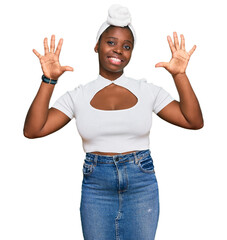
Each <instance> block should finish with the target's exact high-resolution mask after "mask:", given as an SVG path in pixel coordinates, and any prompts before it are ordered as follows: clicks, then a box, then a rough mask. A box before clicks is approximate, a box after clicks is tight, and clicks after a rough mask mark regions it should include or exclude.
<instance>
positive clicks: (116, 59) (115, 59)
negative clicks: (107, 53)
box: [111, 57, 121, 62]
mask: <svg viewBox="0 0 227 240" xmlns="http://www.w3.org/2000/svg"><path fill="white" fill-rule="evenodd" d="M111 59H112V60H114V61H116V62H121V60H120V59H118V58H113V57H111Z"/></svg>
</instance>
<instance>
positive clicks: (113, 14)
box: [96, 4, 136, 44]
mask: <svg viewBox="0 0 227 240" xmlns="http://www.w3.org/2000/svg"><path fill="white" fill-rule="evenodd" d="M109 26H117V27H126V26H128V27H129V28H130V30H131V31H132V34H133V37H134V44H135V43H136V33H135V30H134V28H133V26H132V24H131V15H130V12H129V10H128V8H126V7H123V6H121V5H119V4H114V5H112V6H111V7H110V8H109V10H108V17H107V20H106V21H105V22H104V23H103V24H102V25H101V27H100V28H99V31H98V34H97V37H96V41H97V42H98V40H99V38H100V36H101V34H102V33H103V32H104V31H105V30H106V29H107V28H108V27H109Z"/></svg>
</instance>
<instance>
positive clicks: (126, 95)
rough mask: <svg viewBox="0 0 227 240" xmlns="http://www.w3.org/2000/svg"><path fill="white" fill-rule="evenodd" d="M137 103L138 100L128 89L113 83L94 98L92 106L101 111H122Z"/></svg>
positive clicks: (91, 102)
mask: <svg viewBox="0 0 227 240" xmlns="http://www.w3.org/2000/svg"><path fill="white" fill-rule="evenodd" d="M137 102H138V98H137V97H136V96H135V95H134V94H133V93H132V92H131V91H129V90H128V89H127V88H124V87H121V86H118V85H116V84H114V83H111V84H110V85H108V86H106V87H104V88H103V89H101V90H99V91H98V92H97V93H96V94H95V95H94V96H93V98H92V100H91V101H90V105H91V106H92V107H94V108H96V109H99V110H122V109H128V108H132V107H133V106H134V105H136V103H137Z"/></svg>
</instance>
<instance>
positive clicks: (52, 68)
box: [33, 35, 73, 80]
mask: <svg viewBox="0 0 227 240" xmlns="http://www.w3.org/2000/svg"><path fill="white" fill-rule="evenodd" d="M62 44H63V39H62V38H61V39H60V40H59V42H58V46H57V48H56V51H55V35H52V36H51V42H50V50H49V47H48V43H47V38H45V39H44V51H45V54H44V56H42V55H41V54H40V53H38V52H37V51H36V50H35V49H33V52H34V53H35V55H36V56H37V57H38V58H39V61H40V63H41V67H42V70H43V74H44V75H45V76H46V77H47V78H50V79H53V80H58V78H59V77H60V76H61V75H62V74H63V73H64V72H65V71H73V68H72V67H69V66H61V65H60V63H59V55H60V52H61V47H62Z"/></svg>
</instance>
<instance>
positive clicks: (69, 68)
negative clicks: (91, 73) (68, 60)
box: [61, 66, 73, 72]
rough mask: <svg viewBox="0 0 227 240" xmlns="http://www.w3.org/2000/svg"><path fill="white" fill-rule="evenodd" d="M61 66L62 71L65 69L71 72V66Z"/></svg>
mask: <svg viewBox="0 0 227 240" xmlns="http://www.w3.org/2000/svg"><path fill="white" fill-rule="evenodd" d="M61 68H62V71H63V72H65V71H71V72H73V68H72V67H70V66H63V67H61Z"/></svg>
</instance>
